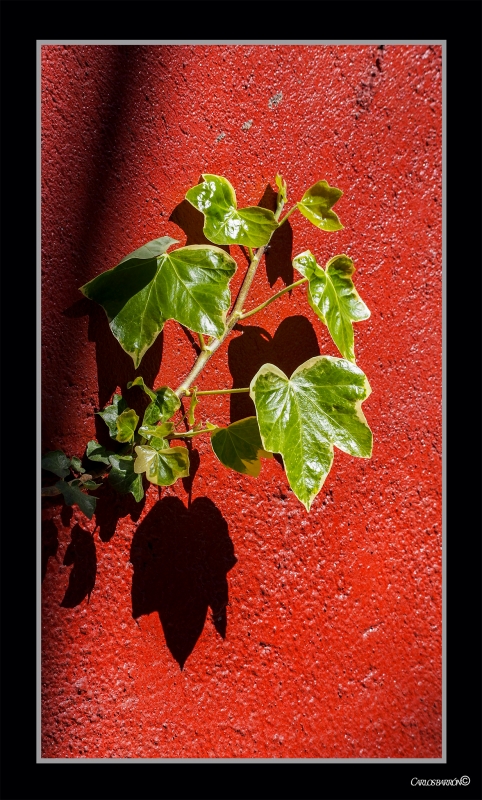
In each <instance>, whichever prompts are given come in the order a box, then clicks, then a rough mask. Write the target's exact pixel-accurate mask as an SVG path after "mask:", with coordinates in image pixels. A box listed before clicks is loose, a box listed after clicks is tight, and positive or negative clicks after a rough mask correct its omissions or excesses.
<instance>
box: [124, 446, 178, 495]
mask: <svg viewBox="0 0 482 800" xmlns="http://www.w3.org/2000/svg"><path fill="white" fill-rule="evenodd" d="M135 450H136V453H137V458H136V460H135V463H134V471H135V472H137V473H139V474H141V473H143V472H145V473H146V477H147V480H148V481H150V482H151V483H155V484H156V486H171V485H172V484H173V483H175V482H176V481H177V479H178V478H187V476H188V475H189V453H188V451H187V448H186V447H168V448H166V449H165V450H159V451H158V450H154V448H152V447H148V446H147V445H144V446H142V445H140V446H139V447H136V448H135Z"/></svg>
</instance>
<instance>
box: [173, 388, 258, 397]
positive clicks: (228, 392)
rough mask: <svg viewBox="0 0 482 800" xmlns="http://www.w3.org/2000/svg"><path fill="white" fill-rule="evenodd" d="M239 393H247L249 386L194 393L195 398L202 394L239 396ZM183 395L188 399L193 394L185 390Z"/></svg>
mask: <svg viewBox="0 0 482 800" xmlns="http://www.w3.org/2000/svg"><path fill="white" fill-rule="evenodd" d="M240 392H249V386H248V387H247V389H210V390H209V391H206V392H196V396H197V397H199V396H200V395H203V394H204V395H206V394H239V393H240ZM184 394H185V396H186V397H190V396H191V395H192V394H193V392H190V391H189V389H186V391H185V393H184Z"/></svg>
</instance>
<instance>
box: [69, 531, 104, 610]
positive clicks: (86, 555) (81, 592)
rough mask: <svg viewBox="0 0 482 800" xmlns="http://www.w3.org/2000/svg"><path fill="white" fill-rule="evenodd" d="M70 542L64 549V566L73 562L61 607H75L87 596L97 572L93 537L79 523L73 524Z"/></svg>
mask: <svg viewBox="0 0 482 800" xmlns="http://www.w3.org/2000/svg"><path fill="white" fill-rule="evenodd" d="M71 536H72V539H71V542H70V544H69V546H68V547H67V550H66V551H65V556H64V561H63V563H64V566H66V567H70V566H71V565H72V564H73V567H72V571H71V573H70V576H69V585H68V586H67V591H66V592H65V596H64V599H63V600H62V602H61V604H60V605H61V606H62V607H63V608H75V606H78V605H79V603H81V602H82V600H83V599H84V598H85V597H87V598H88V599H89V600H90V593H91V592H92V589H93V588H94V586H95V576H96V574H97V555H96V551H95V544H94V537H93V535H92V534H91V533H89V531H86V530H84V529H83V528H81V527H80V525H74V527H73V528H72V531H71Z"/></svg>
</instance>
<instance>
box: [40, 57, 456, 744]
mask: <svg viewBox="0 0 482 800" xmlns="http://www.w3.org/2000/svg"><path fill="white" fill-rule="evenodd" d="M42 87H43V88H42V282H43V283H42V289H43V295H42V297H43V309H42V316H43V338H42V359H43V361H42V369H43V407H42V411H43V451H45V450H48V449H56V448H62V449H64V450H65V451H66V452H67V453H68V454H69V455H79V456H80V455H82V453H83V451H84V447H85V444H86V442H87V441H88V440H89V439H91V438H93V437H95V436H97V437H98V438H99V440H101V441H103V442H105V443H107V439H106V436H105V431H104V430H103V423H102V421H101V420H100V418H99V417H97V418H96V417H94V411H97V410H99V408H102V407H103V406H104V405H105V404H106V403H107V402H108V401H109V399H110V398H111V396H112V393H113V392H114V391H115V390H116V388H117V387H119V389H121V390H125V386H126V383H127V381H129V380H132V378H133V377H134V374H140V375H143V377H144V378H145V380H146V382H147V383H148V384H149V385H155V386H160V385H162V384H166V383H167V384H170V385H171V386H174V385H178V383H179V382H180V380H181V379H182V378H183V377H184V375H185V374H186V373H187V371H188V370H189V368H190V366H191V364H192V362H193V360H194V356H195V353H194V350H193V346H192V344H191V342H190V340H189V338H188V336H187V334H186V333H185V332H184V331H183V330H182V329H181V328H180V327H179V326H177V325H176V324H175V323H173V322H168V323H167V324H166V327H165V330H164V334H163V335H161V336H160V337H159V338H158V340H157V342H156V344H155V346H154V347H152V348H151V350H149V351H148V354H147V355H146V356H145V357H144V360H143V362H142V364H141V367H140V368H139V370H138V371H137V373H134V370H133V366H132V361H131V360H130V358H129V357H128V356H127V355H126V354H125V353H124V352H123V351H122V350H121V348H120V346H119V345H118V344H117V342H116V341H115V340H114V338H113V337H112V335H111V334H110V332H109V329H108V325H107V320H106V318H105V314H104V312H103V310H102V309H101V308H100V307H98V306H96V304H94V303H92V302H90V301H88V300H86V299H83V298H82V297H81V295H80V294H79V291H78V287H79V286H81V285H82V284H83V283H85V282H86V281H88V280H90V279H91V278H93V277H94V276H96V275H97V274H99V272H101V271H102V270H104V269H107V268H110V267H112V266H114V265H115V264H116V263H117V262H118V261H119V260H120V259H121V258H122V257H123V256H124V255H125V254H126V253H128V252H129V251H131V250H133V249H135V248H136V247H138V246H140V245H142V244H144V243H145V242H147V241H149V240H150V239H153V238H155V237H158V236H164V235H170V236H173V237H174V238H176V239H179V240H180V242H181V244H185V243H186V242H188V243H192V242H195V241H198V242H199V241H200V239H199V234H200V230H201V220H202V218H201V217H200V215H198V214H197V212H194V211H193V210H192V209H191V208H190V207H188V206H187V204H186V203H185V202H183V198H184V195H185V193H186V191H187V189H189V188H190V187H191V186H193V185H194V184H196V183H197V182H198V181H199V179H200V175H201V173H202V172H211V173H216V174H221V175H225V176H226V177H227V178H228V179H229V180H230V181H231V182H232V183H233V185H234V186H235V187H236V191H237V196H238V201H239V204H240V205H241V206H244V205H253V204H257V203H258V202H259V201H260V199H261V197H262V196H263V194H264V193H265V190H266V187H267V186H268V184H270V185H271V187H274V186H275V184H274V178H275V175H276V172H278V171H279V172H281V173H282V175H283V176H284V177H285V179H286V180H287V182H288V191H289V199H291V201H292V202H294V201H295V200H296V199H298V198H299V197H300V196H301V194H302V192H304V190H305V189H306V188H307V187H308V186H310V185H311V184H312V183H314V182H315V181H316V180H319V179H321V178H325V179H326V180H328V181H329V183H330V184H331V185H335V186H337V187H339V188H341V189H342V190H343V191H344V196H343V198H342V199H341V200H340V201H339V203H338V205H337V211H338V212H339V215H340V217H341V219H342V221H343V223H344V225H345V229H344V230H343V231H340V232H338V233H333V234H327V233H323V232H322V231H318V230H317V229H316V228H314V227H313V226H312V225H311V224H310V223H309V222H308V221H307V220H305V219H304V218H302V217H301V216H300V215H299V214H294V215H293V216H292V217H291V219H290V225H288V224H287V225H286V226H284V228H283V229H282V231H283V234H282V235H281V234H280V236H279V237H278V240H277V241H274V243H273V247H272V251H271V253H270V255H269V257H268V263H267V267H266V268H265V267H264V266H263V267H262V268H260V270H259V279H258V282H257V285H256V288H255V290H254V291H253V292H252V297H251V300H250V302H249V306H250V307H254V306H255V305H257V304H259V303H261V302H262V301H263V300H264V299H265V298H267V297H268V296H269V295H270V294H272V292H273V291H277V290H279V289H281V288H282V287H283V285H285V284H287V283H288V282H291V280H292V268H291V266H290V260H291V258H292V257H293V256H294V255H296V254H297V253H299V252H301V251H302V250H305V249H307V248H310V249H311V250H312V251H313V252H314V253H315V254H316V255H317V256H318V258H319V259H320V260H321V262H322V263H324V262H325V261H326V260H328V259H329V258H330V257H331V256H333V255H336V254H337V253H341V252H345V253H347V254H349V255H350V256H351V257H352V258H353V259H354V262H355V266H356V267H357V273H356V276H355V280H356V286H357V288H358V290H359V292H360V294H361V296H362V297H363V299H364V300H365V302H366V303H367V305H368V306H369V308H370V309H371V311H372V316H371V318H370V319H369V320H368V321H366V322H362V323H358V324H357V325H356V326H355V337H356V339H355V347H356V352H357V361H358V364H359V366H360V367H361V368H362V369H363V370H364V371H365V373H366V374H367V376H368V379H369V381H370V384H371V386H372V395H371V396H370V397H369V399H368V400H367V401H366V402H365V403H364V406H363V408H364V412H365V414H366V417H367V419H368V422H369V424H370V426H371V428H372V430H373V433H374V451H373V458H372V459H371V460H362V459H354V458H351V457H349V456H347V455H345V454H343V453H342V452H341V451H338V450H335V460H334V465H333V468H332V471H331V473H330V475H329V477H328V479H327V480H326V483H325V485H324V487H323V488H322V490H321V492H320V494H319V496H318V498H317V499H316V501H315V502H314V504H313V507H312V511H311V512H310V514H307V513H306V511H305V510H304V508H303V506H302V505H301V504H300V503H299V502H298V501H297V499H296V498H295V497H294V495H293V493H292V492H291V491H290V489H289V487H288V485H287V481H286V478H285V474H284V472H283V469H282V467H281V465H280V464H279V463H278V462H277V461H275V460H273V461H265V462H264V463H263V469H262V473H261V476H260V477H259V479H258V480H255V479H252V478H249V477H244V476H241V475H238V474H236V473H233V472H231V473H228V472H226V471H225V470H224V468H222V467H221V466H220V465H219V463H218V462H217V461H216V459H215V457H214V455H213V454H212V452H211V451H210V446H209V443H208V442H207V441H200V439H198V440H196V443H195V447H194V452H193V454H192V457H191V460H192V462H193V463H199V466H198V469H197V471H196V474H195V476H194V480H193V481H192V482H191V484H188V483H187V482H186V481H184V482H179V483H178V484H177V485H176V486H174V487H170V488H167V489H165V490H162V491H158V490H157V488H155V487H150V488H149V490H148V492H147V499H146V502H145V504H144V505H143V506H142V505H139V506H138V505H136V504H135V502H134V501H133V499H132V498H130V497H129V498H128V499H126V498H123V497H120V496H119V495H114V494H113V493H111V492H110V491H109V489H108V488H105V489H103V490H101V492H99V502H98V511H99V513H98V514H97V516H96V517H94V519H93V520H92V521H91V522H89V521H88V520H87V519H86V518H85V517H84V516H83V515H82V514H81V513H80V512H79V511H78V510H77V509H74V510H73V513H72V510H68V509H62V506H61V504H60V503H57V502H55V501H54V500H45V502H44V503H43V512H42V516H43V523H44V524H43V556H44V558H43V568H42V569H43V572H42V574H43V575H44V577H43V583H42V592H43V603H42V648H43V667H42V688H43V717H42V754H43V756H44V757H46V758H58V757H70V758H91V757H102V758H113V757H124V758H125V757H129V758H136V757H141V758H153V757H162V758H173V757H182V758H205V757H213V758H231V757H242V758H319V757H322V758H328V757H332V758H333V757H335V758H352V757H365V758H381V757H390V758H401V757H403V758H413V757H415V758H422V757H423V758H430V757H440V756H441V754H442V752H441V746H442V745H441V699H442V698H441V48H440V47H436V46H435V47H429V46H424V45H417V46H412V45H410V46H398V45H397V46H395V45H389V46H386V47H385V48H382V49H380V48H377V47H375V46H364V45H363V46H317V47H313V46H261V45H257V46H188V45H182V46H180V45H177V46H174V45H173V46H162V47H158V46H141V47H139V46H128V47H119V46H105V45H104V46H68V47H63V46H48V47H43V48H42ZM276 96H277V97H278V102H277V104H276V102H275V101H273V100H272V98H274V97H276ZM265 198H266V199H267V201H268V202H269V192H268V194H267V195H265ZM173 212H174V214H173ZM231 252H232V254H233V255H234V256H235V258H236V259H237V261H238V265H239V270H238V273H237V275H236V277H235V279H234V280H233V291H234V292H236V289H237V287H238V286H239V284H240V280H241V277H242V274H243V273H244V267H245V261H244V260H243V257H242V255H241V253H240V251H239V249H238V248H234V247H233V248H231ZM271 287H274V289H272V288H271ZM247 322H249V323H251V324H246V325H244V326H243V329H242V330H241V329H240V330H238V331H236V332H235V334H234V335H233V337H232V341H231V343H230V345H229V348H228V347H226V346H225V347H224V348H223V349H222V350H220V351H218V353H217V354H216V356H215V357H213V359H212V361H211V362H210V363H209V365H208V366H207V368H206V369H205V371H204V372H203V374H202V377H201V380H200V381H199V387H200V388H204V389H209V388H216V387H221V386H227V387H229V386H232V385H233V382H234V385H235V386H243V385H244V386H246V385H247V383H248V381H249V380H250V379H251V377H252V376H253V375H254V373H255V372H256V371H257V369H258V368H259V366H260V365H261V364H262V363H264V362H266V361H270V362H272V363H275V364H277V365H278V366H280V367H282V368H283V369H284V370H285V371H288V373H290V372H291V371H292V370H293V369H294V368H295V367H296V366H298V364H300V363H301V362H303V361H305V360H306V359H307V358H309V357H311V356H313V355H317V354H318V353H319V352H321V353H326V354H329V355H338V353H337V350H336V348H335V346H334V344H333V343H332V342H331V340H330V338H329V335H328V332H327V329H326V328H324V327H323V326H322V325H321V324H320V323H319V322H318V321H317V320H316V318H315V317H314V315H313V313H312V312H311V310H310V309H309V307H308V305H307V303H306V301H305V296H304V289H298V290H295V291H294V292H292V293H291V295H289V294H287V295H284V296H283V297H282V298H281V299H280V300H279V301H276V302H275V303H273V304H272V305H270V306H269V308H267V309H266V310H265V311H263V312H262V313H260V314H259V315H257V316H256V317H253V318H252V319H250V320H247ZM136 391H137V390H133V391H132V392H131V393H129V402H130V403H132V404H133V405H134V406H135V404H136V403H137V404H139V403H140V401H141V398H140V392H139V394H135V393H136ZM205 402H206V404H207V399H206V401H205ZM209 409H210V410H209V418H210V419H211V420H212V421H213V422H215V423H220V424H223V423H226V422H228V421H229V419H230V418H231V419H237V418H239V417H241V416H244V415H246V414H249V413H253V407H252V405H251V401H250V400H249V398H247V397H246V396H243V395H240V396H234V397H233V398H232V400H231V401H230V399H229V398H226V397H222V398H215V399H213V398H210V399H209ZM159 498H160V499H159ZM226 602H227V603H228V605H227V608H226V609H225V610H223V607H224V605H225V603H226ZM133 614H134V615H135V616H137V621H136V620H135V619H134V617H133ZM223 635H224V637H225V638H223ZM184 662H185V663H184ZM183 663H184V668H183V669H182V670H181V669H180V664H183Z"/></svg>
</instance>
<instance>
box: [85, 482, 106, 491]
mask: <svg viewBox="0 0 482 800" xmlns="http://www.w3.org/2000/svg"><path fill="white" fill-rule="evenodd" d="M82 484H83V486H85V488H86V489H90V491H91V492H95V490H96V489H100V487H101V486H102V484H101V483H96V482H95V481H82Z"/></svg>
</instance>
